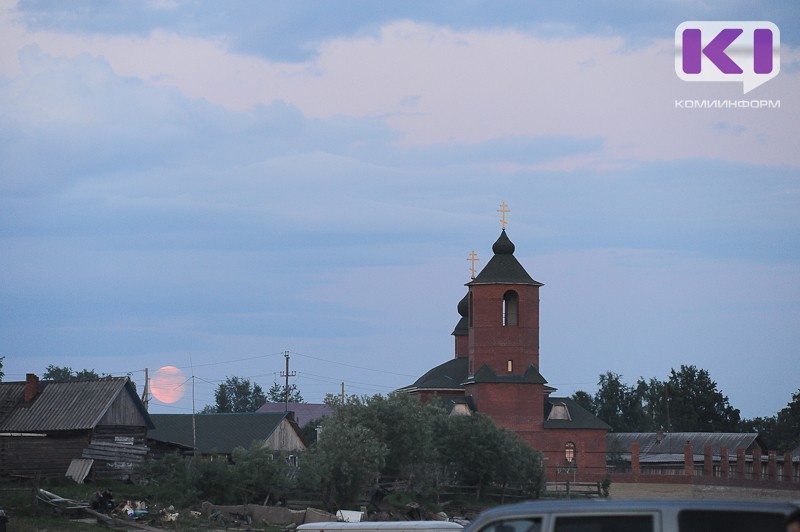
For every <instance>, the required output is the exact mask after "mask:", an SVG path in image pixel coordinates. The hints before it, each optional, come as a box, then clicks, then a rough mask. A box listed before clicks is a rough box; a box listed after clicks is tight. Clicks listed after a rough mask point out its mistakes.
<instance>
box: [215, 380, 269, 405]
mask: <svg viewBox="0 0 800 532" xmlns="http://www.w3.org/2000/svg"><path fill="white" fill-rule="evenodd" d="M214 399H215V400H216V405H214V406H211V405H207V406H206V407H205V408H204V409H203V412H204V413H217V414H225V413H229V412H255V411H256V410H258V409H259V408H261V407H262V406H263V405H264V403H266V402H267V398H266V396H265V395H264V390H262V389H261V386H259V385H258V384H254V383H251V382H250V380H249V379H244V378H240V377H228V378H227V379H226V380H225V382H223V383H220V384H219V386H217V391H216V392H214Z"/></svg>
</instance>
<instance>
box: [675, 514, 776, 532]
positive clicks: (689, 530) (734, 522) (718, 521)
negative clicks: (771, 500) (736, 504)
mask: <svg viewBox="0 0 800 532" xmlns="http://www.w3.org/2000/svg"><path fill="white" fill-rule="evenodd" d="M783 519H785V517H783V516H782V515H781V514H779V513H770V512H736V511H729V510H725V511H722V510H683V511H681V512H680V513H679V514H678V529H679V530H680V531H681V532H701V531H703V530H725V531H728V530H730V531H731V532H749V531H751V530H758V531H759V532H762V531H763V532H782V531H783V530H785V529H786V525H785V524H784V523H783Z"/></svg>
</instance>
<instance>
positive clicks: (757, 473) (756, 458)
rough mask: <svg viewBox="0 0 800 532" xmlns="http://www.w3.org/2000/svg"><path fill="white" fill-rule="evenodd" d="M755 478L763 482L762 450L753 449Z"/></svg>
mask: <svg viewBox="0 0 800 532" xmlns="http://www.w3.org/2000/svg"><path fill="white" fill-rule="evenodd" d="M753 478H754V479H756V480H761V449H753Z"/></svg>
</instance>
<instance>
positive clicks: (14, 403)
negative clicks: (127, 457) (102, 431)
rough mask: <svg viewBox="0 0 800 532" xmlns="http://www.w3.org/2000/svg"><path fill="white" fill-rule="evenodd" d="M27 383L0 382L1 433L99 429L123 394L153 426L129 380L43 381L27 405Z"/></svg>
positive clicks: (149, 425)
mask: <svg viewBox="0 0 800 532" xmlns="http://www.w3.org/2000/svg"><path fill="white" fill-rule="evenodd" d="M25 386H26V383H25V382H0V432H52V431H69V430H90V429H93V428H95V426H97V424H98V423H99V422H100V420H101V419H102V418H103V416H104V415H105V414H106V412H108V410H109V409H110V408H111V406H112V404H113V403H114V401H116V400H117V398H118V397H120V396H121V395H122V394H127V395H128V396H130V399H131V400H132V401H133V402H134V405H135V407H136V409H137V410H138V411H139V413H140V414H141V415H142V417H143V418H144V421H145V423H146V424H147V426H148V428H152V427H153V424H152V421H151V420H150V416H149V415H148V414H147V410H145V408H144V405H143V404H142V402H141V400H140V399H139V396H138V395H137V394H136V387H135V386H134V384H133V383H132V382H131V381H130V379H128V378H127V377H104V378H100V379H75V380H63V381H39V382H38V387H37V388H38V393H37V394H36V396H35V397H34V398H33V400H31V401H25Z"/></svg>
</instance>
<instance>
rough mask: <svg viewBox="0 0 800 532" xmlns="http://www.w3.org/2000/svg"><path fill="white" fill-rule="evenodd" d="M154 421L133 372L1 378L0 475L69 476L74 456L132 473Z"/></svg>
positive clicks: (106, 471)
mask: <svg viewBox="0 0 800 532" xmlns="http://www.w3.org/2000/svg"><path fill="white" fill-rule="evenodd" d="M152 427H153V423H152V421H151V419H150V416H149V415H148V413H147V410H146V409H145V407H144V404H143V403H142V401H141V399H139V396H138V395H137V394H136V387H135V385H134V384H133V383H132V382H131V380H130V379H129V378H127V377H105V378H99V379H75V380H63V381H57V380H53V381H45V380H43V381H40V380H39V379H38V378H37V377H36V375H34V374H30V373H29V374H28V375H27V377H26V380H25V381H24V382H0V475H2V476H10V475H15V476H34V475H36V474H39V475H41V476H44V477H52V478H55V477H63V476H64V475H65V474H66V472H67V470H68V469H69V467H70V464H71V462H72V461H73V460H76V459H86V460H92V461H93V462H92V466H91V469H92V470H91V474H92V475H93V476H94V477H102V478H127V477H128V476H129V475H130V473H131V472H132V471H133V469H134V467H135V466H136V465H137V464H138V463H140V462H142V461H143V460H144V458H145V455H146V454H147V445H146V438H147V430H148V429H150V428H152Z"/></svg>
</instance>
